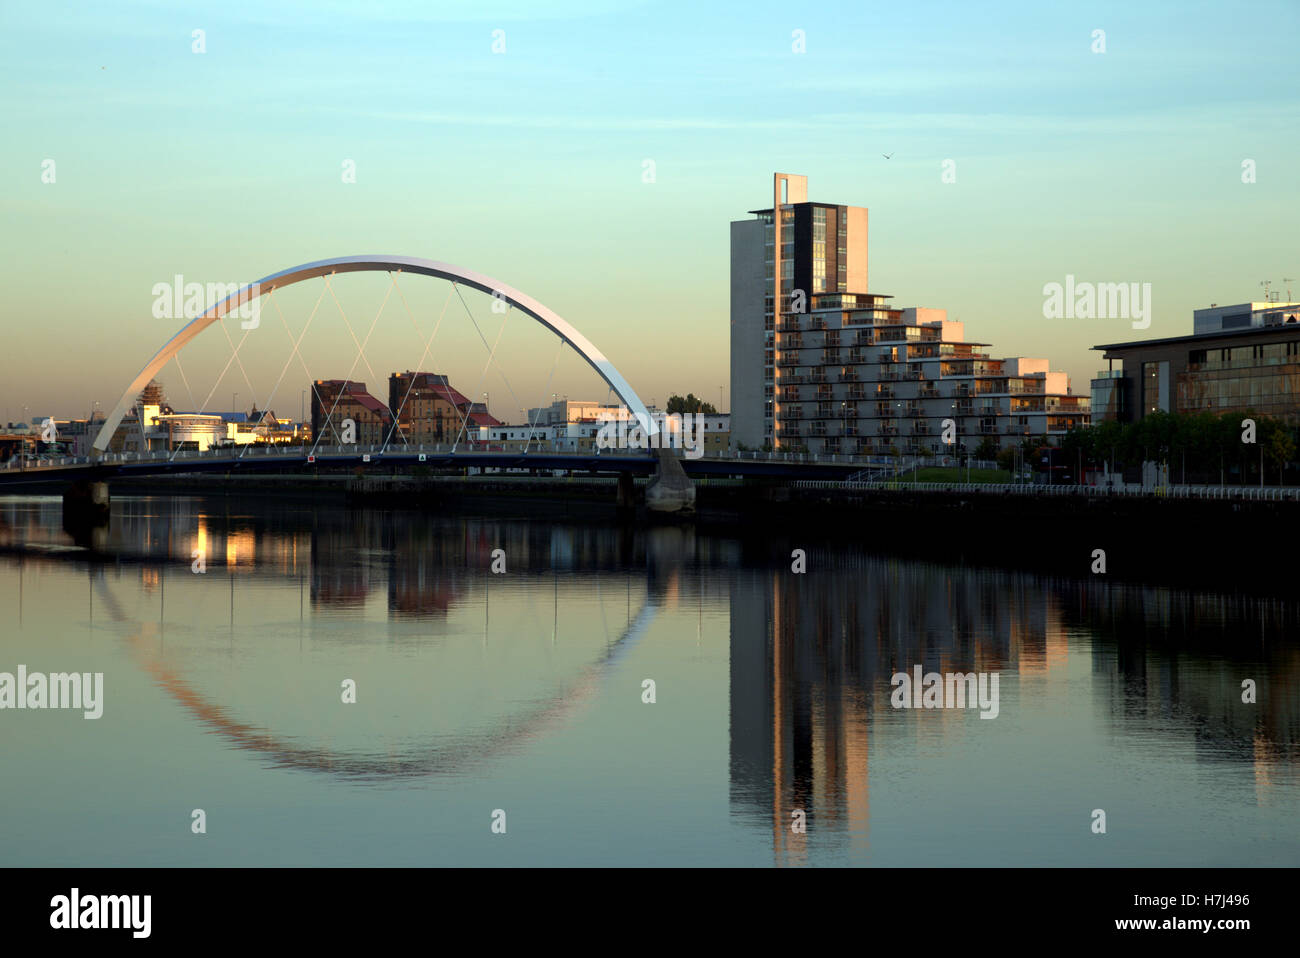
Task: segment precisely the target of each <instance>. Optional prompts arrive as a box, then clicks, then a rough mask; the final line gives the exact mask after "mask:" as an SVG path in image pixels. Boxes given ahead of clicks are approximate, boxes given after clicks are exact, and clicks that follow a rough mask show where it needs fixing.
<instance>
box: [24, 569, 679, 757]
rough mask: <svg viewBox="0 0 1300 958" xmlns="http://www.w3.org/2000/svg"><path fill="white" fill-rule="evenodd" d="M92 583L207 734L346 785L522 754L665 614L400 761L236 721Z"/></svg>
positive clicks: (585, 699)
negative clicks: (507, 711) (474, 725)
mask: <svg viewBox="0 0 1300 958" xmlns="http://www.w3.org/2000/svg"><path fill="white" fill-rule="evenodd" d="M42 558H50V557H46V556H42ZM61 558H62V557H57V558H53V559H51V561H59V559H61ZM92 582H93V587H94V588H95V589H96V592H97V593H98V595H99V596H100V599H101V601H102V602H103V603H104V605H105V607H106V608H107V609H108V614H109V617H110V618H112V619H113V621H115V622H118V623H120V624H123V625H126V626H128V627H129V628H130V630H131V631H130V633H129V634H128V635H127V636H126V639H125V642H126V647H127V649H128V651H129V652H130V654H131V655H132V657H133V658H134V659H135V660H136V662H137V663H138V664H139V665H141V666H142V667H143V668H144V670H145V671H146V672H148V673H149V675H150V676H151V677H152V679H153V681H154V683H155V684H156V685H157V686H158V687H159V688H161V689H163V690H164V691H165V692H167V694H169V695H170V696H171V697H172V698H174V699H175V700H176V702H177V703H179V704H180V705H181V706H182V707H183V708H184V709H185V710H186V711H188V712H189V713H190V714H191V715H192V716H193V717H194V718H195V719H197V720H198V721H199V722H200V723H202V725H204V726H205V727H206V729H207V730H209V731H211V732H213V733H215V734H217V735H219V736H221V737H222V738H224V739H226V740H227V741H229V742H231V743H232V744H233V745H234V746H235V747H236V748H239V749H242V750H245V751H249V752H254V753H259V754H262V755H264V756H266V757H268V758H269V759H270V761H271V763H272V765H273V766H274V767H276V768H296V769H305V770H308V771H316V772H326V773H328V774H331V775H335V776H338V777H341V778H351V779H369V780H378V779H409V778H417V777H422V776H427V775H444V774H455V773H457V772H463V771H464V770H465V769H466V768H469V767H472V766H474V765H476V764H479V763H482V762H486V761H490V760H492V759H494V758H496V757H498V756H499V755H502V754H505V753H508V752H511V751H513V750H515V749H518V748H520V747H522V746H523V745H524V744H526V743H527V742H528V741H529V740H531V739H534V738H537V737H538V736H541V735H543V734H545V733H546V732H549V731H551V730H553V729H554V727H555V726H556V725H557V724H558V723H559V722H560V721H561V720H562V719H563V718H565V717H566V716H570V715H572V714H574V713H575V712H577V711H579V710H580V709H582V708H583V707H585V706H586V705H587V704H588V703H589V702H590V701H591V700H592V699H593V698H594V697H595V696H596V694H597V693H598V692H599V691H600V690H601V688H602V683H603V681H604V680H605V679H606V678H607V677H608V676H609V675H610V674H611V673H612V672H613V670H614V668H615V667H616V666H617V665H618V664H619V663H620V662H621V661H622V660H623V658H624V657H625V656H626V655H627V653H628V652H630V651H631V650H632V648H633V647H635V646H636V645H637V643H638V642H639V641H640V640H641V639H642V638H643V637H644V636H645V634H646V633H647V632H648V631H649V629H650V626H651V625H652V624H653V622H654V620H655V618H656V616H657V615H658V612H659V609H660V607H661V604H660V603H659V602H658V601H657V600H655V599H654V598H652V597H650V596H647V597H646V601H645V603H644V604H643V605H642V606H641V609H640V611H639V612H638V613H637V616H636V618H635V619H632V620H631V621H630V622H629V623H628V625H627V627H626V628H625V629H624V630H623V631H622V633H620V634H619V636H618V637H617V638H615V639H613V640H612V641H610V642H609V643H608V645H606V647H605V649H604V651H603V652H602V653H601V654H600V656H599V657H598V658H597V659H596V660H595V661H593V662H592V663H591V664H589V665H587V666H586V667H585V668H583V669H582V671H581V672H580V673H579V674H578V676H577V677H576V678H575V679H574V680H572V681H570V682H567V683H564V684H562V685H560V686H559V687H557V688H555V689H553V690H552V691H551V692H550V693H549V694H547V695H545V696H544V697H542V698H540V699H538V700H536V701H534V702H530V703H529V704H528V705H527V706H526V707H525V708H524V709H522V710H521V711H519V712H516V713H514V714H511V715H507V716H503V717H501V718H500V719H499V720H498V721H497V722H496V723H494V724H493V725H491V726H488V727H487V728H479V729H474V730H471V731H466V732H462V733H459V734H455V735H451V736H448V735H446V734H440V735H438V736H437V737H436V738H435V739H434V740H433V741H430V742H427V743H425V742H421V743H419V744H416V745H412V746H409V747H407V748H406V749H404V750H403V751H401V752H400V753H393V752H392V751H389V752H388V753H387V754H386V755H380V754H377V753H371V754H356V753H352V752H347V751H334V750H331V749H329V748H326V747H321V746H311V745H304V744H301V743H299V742H296V741H295V740H294V739H293V738H292V737H290V736H277V735H275V734H273V733H271V732H270V731H269V730H268V729H266V728H263V727H260V726H252V725H248V724H246V723H244V722H241V721H239V720H238V719H236V718H235V717H233V716H232V715H231V714H230V713H229V711H228V710H227V709H226V707H225V706H222V705H220V704H218V703H216V702H213V701H211V700H210V699H208V698H206V697H204V695H203V694H202V693H201V692H199V691H198V690H197V689H196V688H195V687H194V685H193V684H192V683H191V682H190V681H188V680H187V679H186V678H185V677H184V676H183V675H182V674H181V673H180V671H179V670H178V669H176V668H175V667H173V666H172V665H170V664H169V663H168V662H167V660H166V658H165V657H163V656H162V655H161V654H160V653H159V652H158V650H157V648H156V647H155V643H154V642H152V641H149V640H150V639H151V638H152V637H153V628H154V625H155V623H153V622H141V621H139V620H137V619H134V618H132V617H131V616H130V615H128V614H127V613H126V611H125V610H124V609H123V608H122V606H121V604H120V603H119V602H118V601H117V599H116V597H115V596H114V595H113V593H112V592H111V591H109V588H108V586H107V584H106V583H105V581H104V579H103V577H102V575H101V576H98V577H92Z"/></svg>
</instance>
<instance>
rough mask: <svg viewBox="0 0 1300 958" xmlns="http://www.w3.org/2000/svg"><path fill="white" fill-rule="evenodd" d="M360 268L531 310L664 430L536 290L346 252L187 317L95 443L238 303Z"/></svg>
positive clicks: (101, 445)
mask: <svg viewBox="0 0 1300 958" xmlns="http://www.w3.org/2000/svg"><path fill="white" fill-rule="evenodd" d="M358 272H399V273H416V274H420V275H424V276H436V277H438V278H439V279H447V280H451V281H452V282H453V283H463V284H464V285H466V286H470V287H473V288H474V289H477V290H481V291H483V292H485V293H488V294H489V295H492V296H495V297H497V298H500V299H504V300H505V301H506V302H507V303H508V304H510V305H511V306H514V307H515V308H516V309H518V310H520V311H521V312H523V313H526V314H527V315H529V316H531V317H532V318H533V319H535V320H537V321H538V322H539V323H541V324H542V325H543V326H545V327H546V328H547V329H549V330H550V331H551V332H553V333H555V335H557V336H559V337H560V338H561V339H562V340H564V341H565V342H566V343H568V344H569V345H570V346H572V347H573V348H574V349H575V350H576V351H577V353H578V355H580V356H581V357H582V358H583V359H585V360H586V361H587V364H588V365H590V366H591V368H592V369H594V370H595V371H596V372H597V374H599V376H600V378H601V379H603V380H605V382H606V383H608V384H609V387H610V388H611V389H612V390H614V394H615V395H616V396H618V398H619V399H620V400H622V402H623V404H624V405H625V406H627V408H628V411H629V412H630V413H631V414H632V416H633V417H635V418H636V419H637V420H639V421H640V424H641V426H642V428H643V429H645V431H646V435H647V436H650V435H654V434H655V433H657V432H658V431H659V430H658V426H656V425H655V423H654V421H653V420H652V419H651V418H650V413H649V410H647V409H646V407H645V403H643V402H641V397H640V396H638V395H637V394H636V391H635V390H634V389H633V388H632V387H631V386H630V385H629V384H628V382H627V380H626V379H624V378H623V376H622V374H621V373H620V372H619V371H618V370H617V369H615V368H614V365H613V363H611V362H610V361H609V360H608V359H606V358H605V354H604V353H602V352H601V351H600V350H599V349H597V348H596V347H595V346H593V345H592V343H591V341H590V340H589V339H587V337H586V336H584V335H582V333H580V332H578V331H577V330H576V329H574V328H573V327H572V326H570V325H569V323H568V322H567V321H566V320H564V319H563V318H561V317H560V316H559V315H557V314H556V313H554V312H553V311H551V310H550V309H548V308H547V307H546V306H544V305H542V304H541V303H539V302H538V301H537V300H535V299H533V298H532V297H531V296H526V295H525V294H523V293H521V292H520V291H519V290H517V289H515V288H513V287H511V286H507V285H506V284H505V283H502V282H499V281H498V280H495V279H493V278H492V277H490V276H484V275H483V274H481V273H475V272H473V271H471V270H467V269H463V268H461V267H459V266H453V265H452V264H450V263H439V262H437V261H435V260H431V259H422V258H420V257H417V256H343V257H339V258H338V259H323V260H318V261H316V262H314V263H304V264H303V265H302V266H294V267H292V268H291V269H286V270H281V271H280V272H278V273H272V274H271V275H270V276H267V277H265V278H264V279H260V280H258V281H257V282H256V283H250V284H249V285H248V286H245V287H244V288H243V289H241V290H239V292H237V293H234V294H233V295H231V296H228V297H226V298H225V299H223V300H222V301H221V302H220V303H217V304H215V305H213V306H211V307H209V308H208V310H207V311H206V312H205V313H203V315H201V316H196V317H195V318H194V319H192V320H190V322H188V323H186V324H185V326H183V327H182V328H181V329H180V331H179V332H177V333H176V335H175V336H173V337H172V338H171V339H169V340H167V342H166V343H165V344H164V345H163V347H162V349H160V350H158V352H156V353H154V355H153V358H152V359H150V360H149V362H147V363H146V364H145V366H144V368H143V369H141V370H140V372H139V374H138V375H137V376H136V377H135V379H133V380H132V381H131V384H130V385H129V386H127V387H126V391H125V392H123V393H122V398H121V399H119V400H118V401H117V405H116V406H114V407H113V411H112V413H110V414H109V416H108V418H107V419H105V420H104V425H103V427H102V428H101V429H100V430H99V435H98V436H96V437H95V449H96V450H98V451H99V452H103V451H104V450H106V449H107V448H108V444H109V441H110V440H111V439H112V438H113V433H114V432H116V431H117V427H118V425H119V424H120V423H121V422H122V417H123V416H125V415H126V411H127V410H128V409H130V408H131V405H132V403H134V402H135V399H136V396H138V395H139V394H140V391H141V390H142V389H144V387H145V386H146V385H148V383H149V381H150V380H151V379H153V378H154V376H156V375H157V373H158V371H159V370H161V369H162V368H163V366H165V365H167V363H168V362H169V361H170V360H171V358H172V357H173V356H175V355H176V354H177V353H178V352H180V351H181V349H182V347H184V346H185V345H186V344H187V343H189V341H190V340H192V339H193V338H194V337H195V336H197V335H198V334H199V333H201V332H203V330H205V329H206V328H207V327H209V326H211V325H212V324H213V323H214V322H216V321H217V320H219V319H221V318H222V317H223V316H225V315H227V314H228V313H231V312H233V311H234V310H236V309H239V308H240V307H241V306H243V305H244V304H245V303H248V302H251V301H252V300H254V299H257V298H258V297H259V296H261V295H262V294H264V293H270V292H273V291H274V290H277V289H282V288H283V287H285V286H292V285H293V284H294V283H301V282H303V281H304V280H309V279H315V278H316V277H318V276H326V275H331V274H334V273H358Z"/></svg>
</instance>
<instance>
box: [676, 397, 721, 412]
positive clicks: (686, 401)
mask: <svg viewBox="0 0 1300 958" xmlns="http://www.w3.org/2000/svg"><path fill="white" fill-rule="evenodd" d="M674 413H679V414H680V413H703V414H706V415H709V416H716V415H717V414H718V410H717V409H716V408H715V407H714V405H713V403H707V402H705V401H704V400H703V399H698V398H696V395H695V393H687V394H686V396H685V398H683V397H681V396H679V395H677V394H676V393H673V395H671V396H669V397H668V414H669V415H670V416H671V415H673V414H674Z"/></svg>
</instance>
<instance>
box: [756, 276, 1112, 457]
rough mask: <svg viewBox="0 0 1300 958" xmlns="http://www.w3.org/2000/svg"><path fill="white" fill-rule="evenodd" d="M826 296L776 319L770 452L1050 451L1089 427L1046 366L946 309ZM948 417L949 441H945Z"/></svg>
mask: <svg viewBox="0 0 1300 958" xmlns="http://www.w3.org/2000/svg"><path fill="white" fill-rule="evenodd" d="M889 298H890V297H887V296H883V295H879V294H866V293H856V294H854V293H828V294H824V295H820V296H818V295H814V296H812V297H811V309H810V310H809V311H808V313H807V314H806V315H805V314H797V313H787V314H785V315H783V316H782V317H781V319H780V322H779V333H780V352H779V353H778V356H777V360H776V366H777V370H776V379H777V382H778V383H779V391H778V396H779V399H778V402H777V407H776V411H775V417H774V418H775V425H776V434H777V437H778V448H783V449H792V448H794V449H798V448H804V449H807V450H808V451H809V452H812V453H818V454H828V453H841V454H849V455H882V454H891V453H893V452H895V451H897V452H899V453H907V454H918V455H923V454H927V453H935V454H941V453H942V452H944V451H945V450H946V449H952V450H953V451H959V450H960V451H965V452H967V453H973V452H974V451H975V449H976V448H977V447H978V446H979V445H980V444H981V443H982V442H983V441H984V440H985V439H989V440H991V441H992V443H993V444H994V445H995V446H996V447H997V448H1005V447H1009V446H1012V445H1015V444H1018V443H1020V442H1022V441H1023V440H1025V439H1041V438H1044V437H1045V439H1046V441H1047V442H1048V443H1049V444H1054V443H1055V442H1056V441H1058V440H1059V438H1060V437H1061V436H1062V435H1064V434H1065V433H1066V432H1067V431H1068V430H1069V429H1071V428H1073V427H1075V426H1085V425H1088V424H1089V421H1090V416H1089V399H1088V397H1086V396H1076V395H1074V394H1073V393H1072V392H1071V388H1070V382H1069V378H1068V377H1067V376H1066V374H1065V373H1063V372H1052V371H1051V370H1050V369H1049V368H1048V361H1047V360H1046V359H1027V358H1023V357H1018V358H1001V359H999V358H995V357H993V356H990V355H989V354H988V352H987V351H986V347H987V346H988V344H987V343H978V342H967V341H966V340H965V336H964V326H963V324H962V323H959V322H952V321H949V320H948V318H947V314H946V312H945V311H944V310H942V309H924V308H907V309H901V308H896V307H892V306H889V305H887V304H886V302H885V301H886V300H887V299H889ZM949 419H950V420H952V422H953V429H954V442H953V444H952V445H951V446H945V444H944V443H943V441H942V435H943V429H944V421H945V420H949Z"/></svg>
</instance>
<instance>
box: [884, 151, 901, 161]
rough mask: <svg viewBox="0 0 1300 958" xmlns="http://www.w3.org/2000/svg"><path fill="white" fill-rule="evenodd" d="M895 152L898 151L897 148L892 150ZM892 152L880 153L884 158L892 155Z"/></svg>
mask: <svg viewBox="0 0 1300 958" xmlns="http://www.w3.org/2000/svg"><path fill="white" fill-rule="evenodd" d="M897 152H898V151H897V150H895V151H894V153H897ZM894 153H881V154H880V155H881V156H883V157H884V158H885V159H889V158H890V157H891V156H893V155H894Z"/></svg>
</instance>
